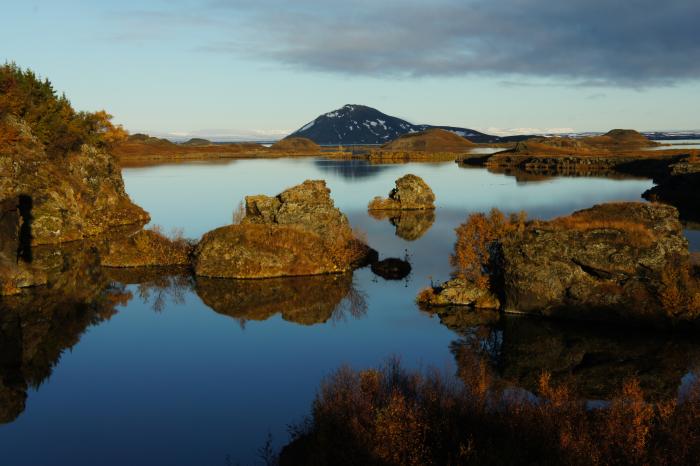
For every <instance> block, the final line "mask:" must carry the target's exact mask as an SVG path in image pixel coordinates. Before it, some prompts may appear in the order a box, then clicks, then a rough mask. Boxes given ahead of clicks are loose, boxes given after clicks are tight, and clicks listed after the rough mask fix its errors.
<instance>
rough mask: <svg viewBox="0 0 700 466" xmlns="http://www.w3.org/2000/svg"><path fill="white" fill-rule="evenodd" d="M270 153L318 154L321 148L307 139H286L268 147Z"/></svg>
mask: <svg viewBox="0 0 700 466" xmlns="http://www.w3.org/2000/svg"><path fill="white" fill-rule="evenodd" d="M270 150H271V151H283V152H318V151H320V150H321V146H319V145H318V144H316V143H315V142H313V141H312V140H310V139H307V138H298V137H287V138H284V139H282V140H281V141H277V142H276V143H274V144H273V145H272V146H271V147H270Z"/></svg>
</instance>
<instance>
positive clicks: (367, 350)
mask: <svg viewBox="0 0 700 466" xmlns="http://www.w3.org/2000/svg"><path fill="white" fill-rule="evenodd" d="M407 173H414V174H416V175H418V176H420V177H422V178H423V179H424V180H425V181H426V182H427V183H428V184H429V185H430V186H431V187H432V188H433V190H434V191H435V194H436V197H437V210H436V212H435V218H434V220H433V223H432V224H431V219H430V218H419V219H413V220H414V221H416V222H417V224H418V225H419V228H417V229H414V230H412V231H413V234H412V235H406V234H405V233H402V234H403V235H404V236H405V237H408V238H409V239H410V240H409V239H404V238H402V237H399V236H397V235H396V232H397V227H396V226H394V225H393V224H392V223H391V222H390V221H389V220H386V219H385V220H376V219H374V218H371V217H370V216H369V215H368V214H367V211H366V205H367V202H368V201H369V200H370V199H371V198H372V197H373V196H375V195H386V194H387V192H388V191H389V190H390V189H391V188H392V187H393V184H394V180H395V179H397V178H398V177H400V176H402V175H404V174H407ZM123 174H124V180H125V182H126V187H127V191H128V192H129V194H130V195H131V197H132V199H133V200H134V201H135V202H136V203H137V204H139V205H141V206H143V207H144V208H145V209H146V210H147V211H149V212H150V213H151V216H152V221H153V223H154V224H158V225H161V226H162V227H163V228H164V229H165V230H166V231H168V230H171V229H178V228H179V229H182V230H183V231H184V234H185V235H186V236H188V237H192V238H198V237H199V236H200V235H201V234H202V233H204V232H206V231H208V230H210V229H212V228H215V227H218V226H221V225H226V224H228V223H230V221H231V218H232V214H233V211H234V210H235V208H236V206H237V205H238V204H239V203H240V202H241V201H242V200H243V198H244V196H245V195H249V194H258V193H262V194H268V195H273V194H277V193H279V192H280V191H281V190H283V189H285V188H287V187H290V186H293V185H295V184H298V183H300V182H302V181H304V180H305V179H325V180H327V182H328V186H329V187H330V189H331V191H332V192H331V195H332V197H333V198H334V200H335V203H336V205H337V206H338V207H339V208H340V209H341V210H342V211H343V212H345V213H346V214H347V215H348V217H349V219H350V222H351V224H352V225H353V227H355V228H357V229H359V230H362V231H364V232H366V234H367V237H368V240H369V244H370V245H371V246H373V247H374V248H375V249H377V250H378V251H379V253H380V257H401V258H403V257H404V256H406V255H407V256H408V257H409V259H410V261H411V263H412V266H413V272H412V274H411V275H410V276H409V277H408V279H406V280H402V281H393V282H389V281H385V280H384V279H382V278H379V277H377V276H375V275H373V274H372V273H371V271H370V270H368V269H362V270H358V271H356V272H355V274H354V277H352V278H351V279H342V280H339V281H332V280H334V279H328V278H321V279H318V280H316V281H313V282H312V281H309V282H305V283H312V284H313V286H309V285H304V284H299V283H298V282H296V283H294V282H284V283H282V284H278V285H276V286H277V288H274V290H275V291H272V292H270V290H269V289H265V286H264V285H261V287H258V288H250V290H248V289H243V290H242V291H241V289H239V288H236V286H238V285H231V284H230V283H229V284H226V283H221V282H219V283H218V284H217V282H214V283H213V284H212V283H206V282H202V283H197V284H196V286H195V285H193V284H192V283H190V282H189V281H188V280H183V282H182V283H178V284H177V286H176V285H173V286H169V287H168V286H162V285H161V286H159V287H150V288H149V287H148V286H147V285H145V284H143V283H142V284H141V285H138V284H129V285H127V288H126V291H128V292H130V293H131V295H132V297H131V299H126V300H124V302H120V304H119V305H118V306H117V307H116V309H117V311H118V312H117V313H116V314H115V315H113V316H111V318H109V319H108V320H104V321H102V322H99V323H95V324H94V325H90V326H88V327H87V329H86V331H84V333H82V334H81V335H80V334H79V335H78V338H76V341H75V342H73V343H74V344H73V346H72V347H71V348H70V349H67V350H65V351H64V352H63V354H62V355H61V356H60V359H58V360H57V361H55V364H54V367H53V370H52V372H51V374H50V376H47V377H44V378H43V379H42V380H41V381H40V383H39V382H33V383H31V384H30V387H29V389H28V396H27V400H26V408H25V409H24V411H23V412H22V413H21V414H19V415H18V416H17V418H16V419H15V420H14V421H11V422H8V423H5V424H1V425H0V464H7V465H38V464H42V465H51V464H71V465H94V464H100V465H112V464H114V465H117V464H120V465H121V464H172V465H179V464H183V465H184V464H198V465H204V464H207V465H208V464H213V465H223V464H226V458H227V456H228V457H230V459H231V462H232V463H233V464H235V463H236V461H240V462H241V464H254V463H255V461H256V458H255V455H256V449H257V448H258V447H260V446H261V444H262V443H263V442H264V440H265V438H266V436H267V434H268V432H270V433H271V434H272V436H273V439H274V441H275V444H277V445H281V444H283V443H285V441H286V440H287V434H286V426H287V425H288V424H289V423H292V422H296V421H300V420H301V419H302V418H303V416H304V415H305V414H306V413H308V410H309V407H310V403H311V401H312V399H313V397H314V394H315V391H316V389H317V387H318V385H319V382H320V381H321V380H322V378H323V377H324V376H325V375H327V374H329V373H330V372H331V371H333V370H334V369H336V368H337V367H339V366H340V365H342V364H348V365H350V366H352V367H355V368H365V367H369V366H376V365H378V364H380V363H381V362H383V361H384V360H386V358H387V357H389V356H392V355H398V356H399V357H400V358H401V359H402V361H403V363H404V364H405V365H406V366H408V367H413V368H420V367H428V366H435V367H437V368H440V369H444V370H446V371H447V372H450V373H451V372H454V370H455V356H454V352H455V346H456V344H458V343H459V342H460V341H463V340H464V338H465V335H464V332H461V331H457V330H451V329H449V328H448V327H447V326H445V325H443V324H441V322H440V320H439V319H438V318H437V317H434V316H430V315H428V314H426V313H423V312H421V311H420V310H419V309H418V308H417V307H416V305H415V304H414V297H415V296H416V294H417V292H418V291H419V290H420V289H421V288H423V287H424V286H426V285H427V284H429V283H430V280H431V279H432V280H434V281H439V280H444V279H446V278H448V276H449V271H450V268H449V263H448V257H449V254H450V252H451V249H452V245H453V243H454V228H455V227H456V226H457V225H459V224H460V223H461V222H462V221H464V219H465V218H466V216H467V215H468V214H469V213H470V212H474V211H484V210H488V209H490V208H491V207H494V206H496V207H498V208H500V209H501V210H504V211H507V212H515V211H520V210H526V211H528V213H529V215H530V216H531V217H540V218H550V217H553V216H558V215H563V214H567V213H570V212H572V211H573V210H576V209H580V208H585V207H589V206H591V205H593V204H595V203H597V202H604V201H610V200H640V199H641V197H640V196H641V193H642V192H644V191H645V190H646V189H648V188H650V187H651V186H652V183H651V181H648V180H636V179H633V180H610V179H604V178H558V179H549V180H544V181H538V182H528V183H522V182H517V181H516V180H515V178H513V177H508V176H505V175H497V174H491V173H488V172H486V171H485V170H481V169H464V168H459V167H458V166H457V165H455V164H453V163H441V164H405V165H368V164H366V163H364V162H361V161H330V160H321V159H311V158H309V159H281V160H236V161H231V162H227V163H216V164H206V163H192V164H180V165H162V166H154V167H146V168H132V169H125V170H124V173H123ZM408 220H411V219H407V221H408ZM401 221H403V219H399V220H395V222H396V223H398V224H399V225H400V224H401ZM416 231H417V232H418V233H416ZM421 231H425V232H424V234H423V236H421V237H420V238H415V236H418V234H419V233H420V232H421ZM115 281H119V279H118V278H116V279H115ZM123 281H124V282H127V283H137V282H138V283H141V282H147V280H145V279H144V280H141V281H138V280H137V281H129V280H126V279H123ZM224 282H225V281H224ZM245 286H251V287H255V286H257V285H245ZM231 287H233V288H235V289H234V290H233V291H231ZM228 291H231V293H229V294H227V292H228ZM234 291H235V292H238V293H239V294H235V293H234ZM240 293H242V294H240ZM231 295H233V296H239V297H240V296H248V299H249V301H245V300H244V302H242V301H241V300H240V299H238V300H237V299H236V298H231ZM270 295H271V296H272V298H270ZM250 296H253V298H250ZM257 296H261V298H260V301H263V300H266V301H265V302H264V303H262V302H256V297H257ZM300 302H301V303H302V304H301V305H300V304H299V303H300ZM307 302H308V303H309V306H310V307H313V311H309V312H308V313H306V312H304V309H303V306H304V305H305V304H306V303H307ZM300 306H301V308H302V309H301V311H300ZM514 325H515V327H514ZM528 325H530V326H532V324H531V323H528V324H527V325H525V327H523V326H522V325H516V324H512V323H511V324H509V325H508V326H506V327H504V328H503V329H502V330H498V331H499V332H502V334H501V336H500V337H499V338H501V339H503V340H504V341H507V342H508V344H511V342H514V341H529V340H528V339H532V338H534V339H535V340H537V338H545V337H547V338H550V339H551V338H553V337H552V335H553V334H554V335H556V338H558V339H562V341H564V340H565V341H569V342H570V341H589V340H590V339H586V338H588V337H585V336H584V337H585V338H584V337H582V336H581V335H578V334H571V332H570V331H569V330H560V329H558V328H554V329H553V327H552V325H551V324H547V326H546V327H544V328H541V327H540V326H537V325H535V326H534V330H533V329H528V328H527V326H528ZM555 327H556V326H555ZM538 332H544V333H543V334H542V335H544V336H542V335H540V334H539V333H538ZM567 332H569V333H567ZM593 332H594V334H595V330H594V331H593ZM574 333H575V332H574ZM0 335H1V334H0ZM509 335H512V337H511V336H509ZM595 338H603V339H605V338H608V337H601V336H598V335H597V336H596V337H595ZM635 338H636V339H635V340H634V341H631V340H630V343H629V344H626V343H625V341H626V340H624V338H623V337H621V336H620V335H619V334H616V335H613V336H610V337H609V340H605V341H606V342H608V343H609V342H610V341H615V342H617V343H615V344H616V345H622V346H618V347H619V348H621V349H620V350H619V351H621V352H629V353H630V354H633V355H636V356H634V357H633V356H629V357H628V359H629V358H632V360H634V358H635V357H636V358H638V359H639V358H643V357H645V356H644V354H646V353H644V351H648V341H649V340H648V339H647V338H639V337H635ZM620 342H621V343H620ZM71 344H72V343H71ZM71 344H66V345H64V346H71ZM605 344H607V343H605ZM640 345H641V346H640ZM645 345H646V346H645ZM659 345H660V347H664V346H663V342H660V343H659ZM570 346H571V345H569V347H570ZM563 347H567V345H563ZM616 348H617V347H616ZM644 348H646V349H644ZM654 348H656V347H654ZM25 351H26V350H25ZM512 354H515V353H512ZM518 354H521V356H522V355H523V352H522V351H520V353H518ZM654 354H659V351H656V350H655V353H654ZM674 354H675V353H674ZM684 354H687V352H685V353H684ZM525 356H526V357H525V359H524V360H525V363H523V362H522V359H523V358H520V359H518V362H517V363H514V362H513V361H511V363H510V365H508V366H507V367H505V368H504V372H505V373H509V374H511V375H513V374H514V375H513V377H514V378H515V379H521V378H527V377H528V374H531V373H534V372H535V371H536V370H538V369H537V368H535V367H531V366H532V361H533V358H532V357H531V356H528V355H527V354H526V353H525ZM673 357H674V356H673V354H671V355H669V356H668V358H673ZM673 361H674V363H675V364H676V366H679V365H680V366H679V367H680V369H679V370H681V372H680V374H681V375H682V374H684V373H686V372H688V370H689V369H690V368H689V367H686V366H687V364H688V363H687V362H686V361H685V360H683V361H681V362H678V358H676V359H673ZM528 364H530V366H528ZM542 364H549V362H543V363H542ZM552 364H556V362H553V363H552ZM658 364H662V365H663V364H666V363H665V362H659V363H658ZM664 367H665V366H664ZM674 367H675V366H674ZM674 374H676V372H674ZM676 375H677V374H676ZM676 375H674V376H673V377H671V380H670V382H669V383H670V384H671V389H676V388H677V387H678V386H680V384H681V379H680V376H678V377H677V378H675V377H676ZM591 390H593V391H592V392H591V393H593V394H595V393H597V392H596V391H595V390H597V388H596V387H593V388H592V389H591ZM2 403H3V401H2V400H1V399H0V405H1V404H2Z"/></svg>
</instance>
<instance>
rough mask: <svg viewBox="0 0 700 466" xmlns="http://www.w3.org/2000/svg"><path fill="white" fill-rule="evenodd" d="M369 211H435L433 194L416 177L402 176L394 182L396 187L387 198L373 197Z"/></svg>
mask: <svg viewBox="0 0 700 466" xmlns="http://www.w3.org/2000/svg"><path fill="white" fill-rule="evenodd" d="M368 209H369V210H432V209H435V194H433V190H432V189H430V186H428V184H427V183H426V182H425V181H423V179H421V178H420V177H418V176H416V175H411V174H409V175H404V176H402V177H401V178H399V179H398V180H396V187H395V188H394V189H392V190H391V192H389V197H388V198H386V199H383V198H381V197H375V198H374V199H373V200H372V201H371V202H370V203H369V206H368Z"/></svg>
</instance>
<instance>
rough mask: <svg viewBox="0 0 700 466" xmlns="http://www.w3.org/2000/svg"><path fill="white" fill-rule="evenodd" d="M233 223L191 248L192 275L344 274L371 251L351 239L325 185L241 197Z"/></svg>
mask: <svg viewBox="0 0 700 466" xmlns="http://www.w3.org/2000/svg"><path fill="white" fill-rule="evenodd" d="M245 210H246V216H245V218H243V220H242V221H241V223H240V224H239V225H229V226H225V227H221V228H217V229H216V230H213V231H210V232H208V233H206V234H205V235H204V236H203V237H202V240H201V241H200V243H199V245H198V246H197V248H196V250H195V273H196V274H197V275H201V276H207V277H220V278H266V277H283V276H297V275H318V274H325V273H340V272H346V271H349V270H351V269H353V268H355V267H357V266H359V265H360V264H362V263H364V262H365V261H366V259H367V257H368V256H371V255H372V253H373V251H372V250H371V248H369V247H368V246H367V245H366V244H364V243H363V242H361V241H359V240H358V239H356V238H355V236H354V234H353V232H352V230H351V228H350V226H349V224H348V220H347V217H345V215H344V214H343V213H342V212H340V210H338V209H337V208H336V207H335V206H334V204H333V200H332V199H331V197H330V190H329V189H328V188H327V187H326V183H325V181H305V182H304V183H302V184H301V185H298V186H295V187H293V188H290V189H288V190H286V191H284V192H282V193H281V194H279V195H278V196H275V197H269V196H248V197H246V208H245Z"/></svg>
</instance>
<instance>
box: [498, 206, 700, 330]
mask: <svg viewBox="0 0 700 466" xmlns="http://www.w3.org/2000/svg"><path fill="white" fill-rule="evenodd" d="M502 248H503V252H502V256H503V264H502V273H503V293H504V307H505V309H506V310H512V311H517V312H524V313H530V314H541V315H548V316H549V315H551V316H560V317H573V318H586V319H603V320H618V319H620V320H629V319H635V320H638V321H663V320H671V321H682V320H694V319H696V318H697V316H698V314H699V312H698V311H700V310H698V309H694V307H695V306H697V305H699V304H700V302H697V300H698V295H697V289H696V280H695V277H693V276H692V268H691V265H690V255H689V252H688V242H687V240H686V238H685V236H684V235H683V228H682V226H681V224H680V222H679V220H678V211H677V210H676V209H675V208H673V207H671V206H666V205H663V204H653V203H636V202H628V203H610V204H601V205H597V206H594V207H592V208H590V209H586V210H582V211H579V212H575V213H574V214H572V215H571V216H569V217H563V218H560V219H555V220H552V221H550V222H536V223H533V224H532V225H530V226H528V228H526V229H525V232H524V234H523V235H522V236H520V237H518V238H511V239H510V240H506V241H503V243H502Z"/></svg>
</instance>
